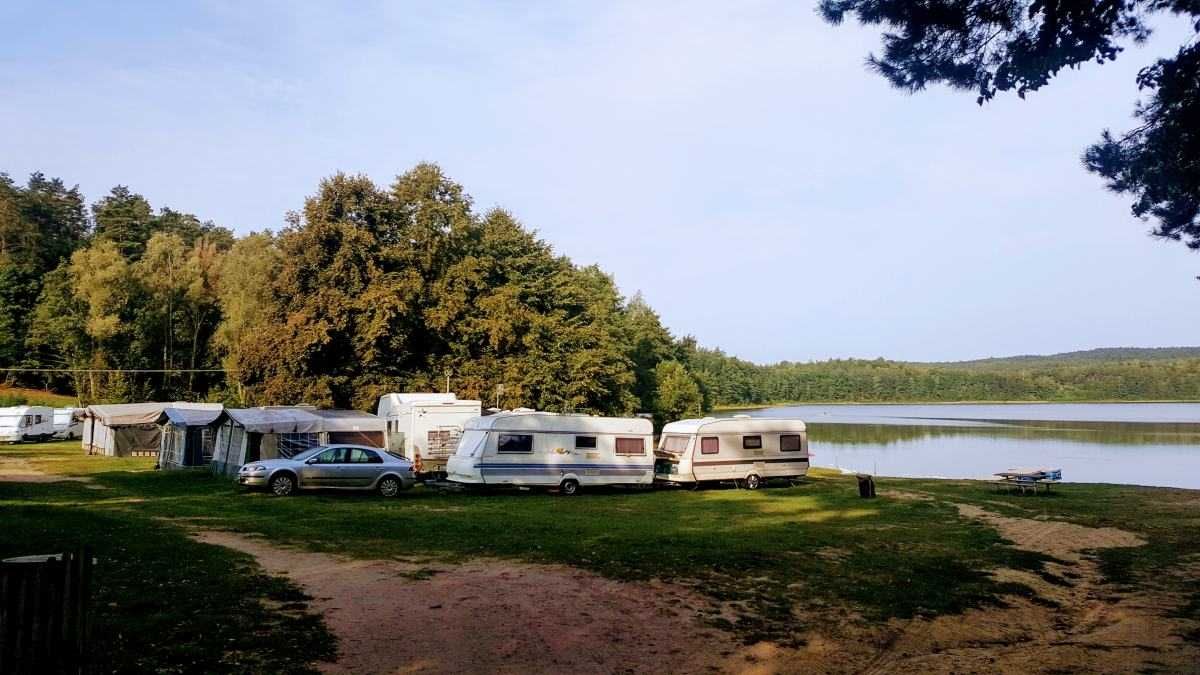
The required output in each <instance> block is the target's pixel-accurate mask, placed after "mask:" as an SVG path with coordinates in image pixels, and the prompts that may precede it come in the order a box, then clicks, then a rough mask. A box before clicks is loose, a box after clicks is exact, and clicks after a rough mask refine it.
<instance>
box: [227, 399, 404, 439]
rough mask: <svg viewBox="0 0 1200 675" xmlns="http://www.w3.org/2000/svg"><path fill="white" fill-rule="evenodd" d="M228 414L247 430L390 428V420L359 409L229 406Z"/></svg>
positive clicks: (294, 431)
mask: <svg viewBox="0 0 1200 675" xmlns="http://www.w3.org/2000/svg"><path fill="white" fill-rule="evenodd" d="M225 416H226V417H228V418H229V419H231V420H233V422H234V423H236V424H237V425H239V426H241V427H242V428H244V429H245V430H246V431H249V432H253V433H260V434H315V433H319V432H322V431H386V430H387V421H386V420H384V419H383V418H381V417H377V416H375V415H372V414H371V413H365V412H360V411H358V410H317V409H316V408H309V407H300V406H295V407H293V406H276V407H268V408H227V409H226V410H225Z"/></svg>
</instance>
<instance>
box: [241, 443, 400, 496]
mask: <svg viewBox="0 0 1200 675" xmlns="http://www.w3.org/2000/svg"><path fill="white" fill-rule="evenodd" d="M238 483H240V484H242V485H245V486H246V487H266V488H267V489H269V490H270V491H271V494H274V495H277V496H280V497H283V496H286V495H290V494H292V493H293V492H295V491H296V490H307V489H320V488H332V489H335V490H378V491H379V494H381V495H383V496H384V497H395V496H396V495H398V494H400V491H401V490H407V489H408V488H410V487H412V486H413V484H414V483H416V476H415V475H414V474H413V470H412V462H410V461H408V460H407V459H404V458H403V457H399V456H397V455H393V454H391V453H389V452H386V451H384V450H380V449H379V448H368V447H366V446H362V445H322V446H319V447H316V448H312V449H309V450H305V451H304V452H300V453H297V454H296V455H295V456H293V457H292V458H290V459H283V458H280V459H265V460H262V461H258V462H250V463H249V464H246V465H244V466H242V468H241V469H239V470H238Z"/></svg>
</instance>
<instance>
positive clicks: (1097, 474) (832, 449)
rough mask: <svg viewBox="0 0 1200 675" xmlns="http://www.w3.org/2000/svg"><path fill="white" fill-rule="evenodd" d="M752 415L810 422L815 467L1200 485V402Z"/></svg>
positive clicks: (798, 409) (804, 409) (865, 408)
mask: <svg viewBox="0 0 1200 675" xmlns="http://www.w3.org/2000/svg"><path fill="white" fill-rule="evenodd" d="M745 412H746V414H750V415H753V416H766V417H800V418H801V419H804V420H806V421H808V422H809V439H810V447H811V449H812V451H813V453H814V455H815V456H814V459H813V464H814V465H815V466H825V467H832V468H838V469H842V470H848V471H868V472H874V473H877V474H879V475H885V476H888V475H890V476H911V477H920V476H929V477H946V478H988V477H990V476H991V474H992V473H994V472H995V471H1000V470H1003V469H1007V468H1013V467H1023V466H1047V467H1053V468H1061V469H1063V473H1064V475H1063V478H1064V479H1066V480H1067V481H1077V482H1104V483H1127V484H1136V485H1161V486H1170V487H1187V488H1200V404H1188V403H1173V404H1036V405H1029V404H1012V405H1005V404H985V405H979V404H965V405H954V404H948V405H913V406H907V405H895V406H893V405H882V406H881V405H861V406H856V405H836V406H788V407H780V408H769V409H762V410H754V411H745ZM729 414H732V413H729Z"/></svg>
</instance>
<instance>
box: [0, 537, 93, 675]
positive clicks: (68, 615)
mask: <svg viewBox="0 0 1200 675" xmlns="http://www.w3.org/2000/svg"><path fill="white" fill-rule="evenodd" d="M93 561H94V559H93V557H92V551H91V548H90V547H87V546H85V547H82V548H80V549H77V550H75V551H72V552H69V553H62V554H58V555H42V556H26V557H24V558H10V559H8V560H4V561H0V673H5V674H6V675H7V674H8V673H19V674H23V673H30V674H32V673H85V672H86V671H87V666H88V662H87V647H88V628H89V603H90V601H91V584H92V565H93Z"/></svg>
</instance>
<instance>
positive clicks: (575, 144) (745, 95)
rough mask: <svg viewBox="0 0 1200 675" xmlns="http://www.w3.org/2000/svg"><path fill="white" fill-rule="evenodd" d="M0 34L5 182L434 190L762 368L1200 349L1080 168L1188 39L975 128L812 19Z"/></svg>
mask: <svg viewBox="0 0 1200 675" xmlns="http://www.w3.org/2000/svg"><path fill="white" fill-rule="evenodd" d="M335 5H340V3H326V2H311V3H308V2H279V3H248V2H246V3H243V2H206V3H186V4H185V3H159V2H156V3H134V2H125V3H94V4H88V3H77V4H71V5H67V4H63V5H60V6H51V5H49V4H43V3H33V2H24V1H23V0H16V1H15V2H14V0H8V2H6V3H4V4H3V6H0V92H2V93H0V129H2V131H0V170H3V171H7V172H8V173H10V174H11V175H12V176H14V177H15V178H18V179H21V178H23V177H24V176H25V175H26V174H28V173H29V172H31V171H35V170H40V171H43V172H45V173H47V174H50V175H55V176H61V177H63V178H64V179H66V180H67V181H68V182H71V183H78V184H79V185H80V187H81V188H82V189H83V190H84V191H85V193H86V194H87V196H88V198H89V199H96V198H98V197H99V196H101V195H102V194H103V193H104V192H106V191H107V190H108V189H109V188H111V187H112V186H113V185H114V184H116V183H123V184H127V185H129V186H131V187H132V188H133V189H135V190H136V191H138V192H140V193H142V194H144V195H145V196H146V197H147V198H148V199H150V201H151V203H153V204H154V205H155V206H156V207H158V206H170V207H172V208H175V209H179V210H185V211H189V212H192V213H195V214H197V215H199V216H200V217H202V218H206V219H212V220H215V221H217V222H219V223H221V224H223V225H226V226H229V227H231V228H233V229H234V230H236V231H238V232H247V231H250V230H255V229H263V228H271V229H278V228H279V227H280V226H281V225H282V224H283V219H284V216H285V214H286V212H287V211H288V210H291V209H297V208H299V207H300V205H301V204H302V201H303V198H304V197H305V196H306V195H308V194H310V193H311V192H312V191H313V190H314V188H315V186H316V184H317V181H318V180H319V179H320V178H321V177H323V176H327V175H329V174H332V173H334V172H335V171H339V170H341V171H347V172H352V173H358V172H361V173H366V174H368V175H370V176H371V177H373V178H374V179H375V180H376V181H378V182H381V183H387V182H389V181H390V180H391V179H392V177H393V176H394V175H395V174H397V173H400V172H403V171H404V170H406V169H407V168H409V167H411V166H412V165H413V164H415V163H417V162H419V161H423V160H428V161H435V162H437V163H439V164H441V166H442V167H443V168H444V169H445V170H446V171H447V173H448V174H449V175H451V176H452V177H453V178H454V179H456V180H457V181H459V182H461V183H462V184H463V185H465V186H466V188H467V190H468V191H469V192H470V193H471V194H472V195H473V196H474V198H475V200H476V204H477V205H478V206H479V207H481V208H487V207H490V206H494V205H499V206H503V207H505V208H507V209H509V210H510V211H512V212H513V213H514V214H515V215H516V216H517V217H518V218H520V219H521V220H522V222H524V223H525V224H526V225H527V226H529V227H531V228H534V229H536V230H538V232H539V233H540V235H541V236H542V237H544V238H545V239H546V240H548V241H549V242H551V243H552V244H553V245H554V246H555V247H556V249H557V250H559V251H561V252H563V253H565V254H567V255H569V256H571V257H572V258H574V259H575V260H576V261H577V262H580V263H593V262H594V263H598V264H600V265H601V266H602V267H603V268H604V269H605V270H607V271H609V272H610V273H612V274H613V275H614V276H615V278H616V280H617V282H618V283H619V284H620V286H621V288H622V290H623V291H625V292H626V293H633V292H634V291H638V290H640V291H641V292H642V293H643V294H644V295H645V297H646V298H647V300H648V301H649V302H650V303H651V304H652V305H653V306H654V307H655V308H656V309H657V310H658V311H659V312H660V313H661V315H662V317H663V320H664V322H665V323H666V324H667V326H669V327H670V328H671V329H672V330H673V331H674V332H675V333H677V334H692V335H694V336H696V338H697V339H698V340H699V341H700V342H701V344H704V345H708V346H719V347H721V348H723V349H725V350H726V351H727V352H730V353H733V354H737V355H739V356H742V357H745V358H749V359H752V360H756V361H774V360H781V359H789V360H809V359H824V358H832V357H848V356H856V357H871V358H873V357H876V356H884V357H888V358H898V359H912V360H945V359H965V358H973V357H983V356H992V355H1008V354H1018V353H1048V352H1056V351H1065V350H1071V349H1079V348H1089V347H1097V346H1168V345H1185V344H1187V345H1190V344H1197V343H1200V336H1198V334H1197V328H1200V311H1198V310H1200V282H1198V281H1196V280H1195V276H1196V274H1198V273H1200V256H1197V255H1196V254H1195V253H1191V252H1189V251H1188V250H1187V249H1186V248H1185V247H1184V246H1182V245H1180V244H1172V243H1166V242H1160V241H1156V240H1153V239H1151V238H1150V237H1149V236H1148V235H1147V234H1146V232H1147V230H1148V229H1149V227H1150V226H1149V224H1147V223H1143V222H1140V221H1138V220H1136V219H1134V218H1133V217H1132V216H1130V215H1129V209H1128V200H1127V199H1125V198H1121V197H1117V196H1113V195H1111V194H1108V193H1106V192H1105V191H1104V190H1103V189H1102V185H1101V183H1100V181H1099V180H1098V179H1097V178H1095V177H1094V176H1091V175H1089V174H1087V173H1085V172H1084V171H1083V170H1082V169H1081V167H1080V164H1079V154H1080V152H1081V151H1082V150H1083V148H1084V147H1085V146H1086V145H1087V144H1088V143H1090V142H1092V141H1093V140H1095V139H1096V138H1097V137H1098V135H1099V133H1100V130H1101V129H1103V128H1105V127H1111V128H1113V129H1116V130H1120V129H1125V128H1128V127H1129V126H1131V121H1130V111H1131V110H1132V107H1133V102H1134V100H1135V98H1136V96H1137V90H1136V85H1135V83H1134V76H1135V74H1136V72H1137V70H1138V69H1139V68H1140V67H1141V66H1143V65H1145V64H1146V63H1147V62H1149V61H1150V60H1151V59H1152V58H1153V57H1154V56H1156V55H1162V54H1167V53H1171V52H1173V51H1174V50H1175V49H1176V48H1177V47H1178V45H1179V44H1181V43H1182V41H1183V40H1184V39H1185V35H1186V29H1185V27H1184V26H1182V25H1178V24H1164V25H1162V26H1161V27H1160V31H1159V34H1158V35H1157V36H1156V38H1155V39H1152V40H1151V42H1150V44H1149V45H1146V46H1144V47H1131V48H1130V49H1129V50H1128V51H1127V52H1126V53H1125V54H1123V55H1122V56H1121V57H1120V58H1119V59H1118V60H1117V61H1116V62H1115V63H1112V64H1107V65H1105V66H1102V67H1098V66H1090V67H1085V68H1082V69H1079V70H1076V71H1068V72H1066V73H1064V74H1063V75H1061V76H1060V77H1059V78H1058V79H1057V80H1055V82H1054V83H1053V84H1052V86H1051V87H1049V88H1047V89H1045V90H1043V91H1042V92H1039V93H1036V94H1033V95H1031V96H1030V97H1029V99H1028V100H1026V101H1024V102H1022V101H1020V100H1018V99H1016V98H1015V97H1012V98H1004V99H1001V100H998V101H995V102H993V103H991V104H989V105H988V106H986V107H983V108H980V107H978V106H976V105H975V102H974V96H972V95H969V94H963V93H954V92H949V91H947V90H944V89H935V90H931V91H928V92H925V93H923V94H920V95H916V96H910V95H907V94H904V93H901V92H898V91H896V90H893V89H890V88H889V87H888V86H887V85H886V83H885V82H883V81H882V79H881V78H879V77H878V76H875V75H873V74H871V73H868V72H867V71H866V69H865V68H864V67H863V59H864V57H865V56H866V54H867V53H868V52H870V51H871V50H874V49H877V48H878V36H877V34H875V33H872V32H870V31H865V30H862V29H859V28H858V27H856V26H852V25H844V26H840V27H831V26H828V25H826V24H823V23H822V22H821V21H820V20H819V19H818V17H817V16H816V14H815V13H814V11H813V5H814V3H812V2H804V1H801V2H794V1H793V2H748V3H720V2H714V3H705V2H680V3H657V2H628V3H624V2H590V3H584V2H547V3H496V2H481V3H454V2H443V3H423V4H415V3H414V4H401V3H377V4H373V3H353V5H352V7H351V6H346V7H342V6H335Z"/></svg>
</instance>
